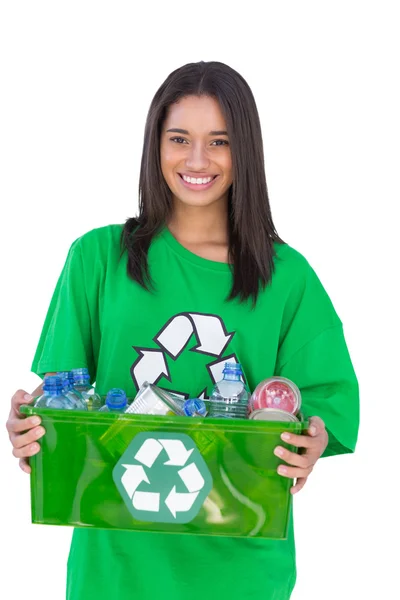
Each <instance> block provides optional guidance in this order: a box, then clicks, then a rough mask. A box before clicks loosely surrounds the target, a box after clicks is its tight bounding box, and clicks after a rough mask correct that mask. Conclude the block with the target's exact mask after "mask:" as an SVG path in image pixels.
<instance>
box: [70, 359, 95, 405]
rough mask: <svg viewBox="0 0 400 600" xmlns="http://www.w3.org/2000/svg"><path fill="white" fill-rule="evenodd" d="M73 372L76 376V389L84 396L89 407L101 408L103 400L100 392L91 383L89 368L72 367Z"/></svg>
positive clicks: (74, 376)
mask: <svg viewBox="0 0 400 600" xmlns="http://www.w3.org/2000/svg"><path fill="white" fill-rule="evenodd" d="M71 373H72V376H73V378H74V384H73V385H74V390H75V391H76V392H78V393H79V394H80V395H81V396H82V398H83V401H84V402H85V404H86V406H87V409H88V410H100V408H101V407H102V401H101V398H100V396H99V394H97V392H96V391H95V389H94V387H93V386H92V385H91V383H90V375H89V371H88V369H86V368H83V369H72V371H71Z"/></svg>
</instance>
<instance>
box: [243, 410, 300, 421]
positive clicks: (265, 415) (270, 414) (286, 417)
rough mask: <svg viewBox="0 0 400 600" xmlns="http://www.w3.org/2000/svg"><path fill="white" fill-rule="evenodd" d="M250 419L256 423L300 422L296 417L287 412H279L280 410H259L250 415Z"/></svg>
mask: <svg viewBox="0 0 400 600" xmlns="http://www.w3.org/2000/svg"><path fill="white" fill-rule="evenodd" d="M249 419H253V420H254V421H288V422H289V423H296V422H297V421H299V419H298V418H297V417H296V415H293V414H292V413H290V412H287V411H286V410H279V408H259V409H257V410H254V411H253V412H251V413H250V416H249Z"/></svg>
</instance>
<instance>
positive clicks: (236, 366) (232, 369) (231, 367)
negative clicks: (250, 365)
mask: <svg viewBox="0 0 400 600" xmlns="http://www.w3.org/2000/svg"><path fill="white" fill-rule="evenodd" d="M222 372H223V373H229V374H231V375H242V374H243V371H242V365H241V364H240V363H230V362H226V363H225V367H224V370H223V371H222Z"/></svg>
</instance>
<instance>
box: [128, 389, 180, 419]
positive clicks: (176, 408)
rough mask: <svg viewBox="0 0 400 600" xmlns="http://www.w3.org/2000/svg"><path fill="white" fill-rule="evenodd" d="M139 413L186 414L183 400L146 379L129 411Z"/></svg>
mask: <svg viewBox="0 0 400 600" xmlns="http://www.w3.org/2000/svg"><path fill="white" fill-rule="evenodd" d="M126 412H128V413H131V414H137V415H160V416H165V415H174V414H175V415H184V414H185V413H184V410H183V401H182V400H178V399H177V398H176V397H174V396H173V395H172V394H168V393H167V392H166V391H165V390H162V389H161V388H159V387H157V386H155V385H153V384H151V383H149V382H148V381H145V382H144V383H143V385H142V387H141V388H140V389H139V391H138V393H137V394H136V396H135V398H134V400H133V402H132V404H131V405H130V406H129V407H128V409H127V411H126Z"/></svg>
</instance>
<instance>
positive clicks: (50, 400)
mask: <svg viewBox="0 0 400 600" xmlns="http://www.w3.org/2000/svg"><path fill="white" fill-rule="evenodd" d="M35 406H36V407H38V408H60V409H64V410H76V404H75V403H74V402H73V401H72V400H71V399H70V398H68V397H67V396H66V395H65V393H64V382H63V380H62V379H61V377H58V376H57V375H48V376H47V377H45V379H44V383H43V395H42V396H39V398H38V399H37V400H36V402H35Z"/></svg>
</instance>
